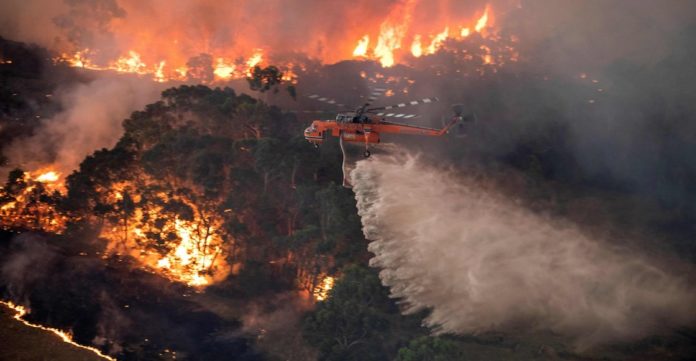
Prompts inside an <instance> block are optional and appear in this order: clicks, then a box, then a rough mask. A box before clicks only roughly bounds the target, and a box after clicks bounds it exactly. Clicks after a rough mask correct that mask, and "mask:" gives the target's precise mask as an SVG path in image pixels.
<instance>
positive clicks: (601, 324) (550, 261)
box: [351, 155, 696, 347]
mask: <svg viewBox="0 0 696 361" xmlns="http://www.w3.org/2000/svg"><path fill="white" fill-rule="evenodd" d="M351 178H352V179H351V181H352V184H353V186H354V191H355V195H356V198H357V204H358V210H359V214H360V216H361V217H362V223H363V230H364V233H365V236H366V237H367V238H368V239H369V240H371V241H372V242H371V243H370V245H369V250H370V251H371V252H373V253H374V254H375V256H374V258H373V259H372V260H371V265H372V266H374V267H379V268H381V269H382V270H381V272H380V277H381V279H382V282H383V283H384V284H385V285H386V286H388V287H390V288H391V293H392V295H393V296H394V297H398V298H401V299H402V300H403V302H404V304H405V306H406V312H415V311H418V310H421V309H424V308H429V309H432V313H431V314H430V316H429V317H427V318H426V320H425V323H426V325H427V326H430V327H432V328H434V330H435V332H454V333H477V332H485V331H493V330H496V331H505V330H513V329H514V330H551V331H553V332H557V333H560V334H562V335H566V336H570V337H573V338H574V339H575V340H576V341H577V343H578V345H579V346H581V347H582V346H591V345H594V344H597V343H603V342H610V341H616V340H630V339H635V338H639V337H642V336H645V335H648V334H652V333H653V332H657V331H659V330H660V329H664V328H666V327H676V326H680V325H685V324H689V323H692V322H693V320H694V318H695V317H694V316H695V315H694V310H693V307H692V306H693V305H694V304H695V302H694V301H696V292H695V291H694V288H693V287H692V286H691V285H689V283H688V280H687V279H686V277H684V278H682V277H679V276H675V275H673V274H671V273H669V272H668V270H667V269H666V268H663V267H660V266H659V265H658V264H657V262H654V261H652V260H650V259H647V258H645V257H643V256H639V255H636V254H632V253H628V252H627V251H625V250H621V249H618V248H615V247H611V246H609V245H607V244H606V243H602V242H599V241H597V240H593V239H589V238H588V237H587V236H586V235H584V234H583V233H582V232H581V231H580V230H579V229H577V228H576V227H574V226H571V225H567V224H566V225H563V224H561V223H560V222H557V221H554V220H551V219H547V218H544V217H541V216H538V215H536V214H533V213H532V212H530V211H528V210H526V209H524V208H522V207H520V206H518V205H516V204H514V203H513V202H511V201H509V200H507V199H505V198H503V197H501V196H498V195H495V194H491V192H488V191H484V190H483V188H482V187H479V186H477V184H476V182H474V181H473V180H468V179H463V178H462V176H461V175H456V174H454V172H450V171H447V170H443V169H438V168H435V167H432V166H430V165H427V164H425V162H424V161H422V160H420V159H419V158H417V157H412V156H408V155H399V156H393V155H392V156H387V155H384V156H376V157H373V158H371V159H369V160H366V161H361V162H359V163H358V164H357V166H356V169H355V171H354V172H353V173H352V174H351Z"/></svg>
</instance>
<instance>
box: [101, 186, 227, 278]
mask: <svg viewBox="0 0 696 361" xmlns="http://www.w3.org/2000/svg"><path fill="white" fill-rule="evenodd" d="M141 178H142V179H143V180H146V178H147V177H146V176H142V177H141ZM146 181H147V183H150V182H153V180H150V179H147V180H146ZM143 186H144V185H136V184H131V183H128V182H123V183H119V184H114V185H112V187H111V189H110V190H107V195H106V199H104V200H103V201H104V202H105V203H107V204H112V205H113V207H114V208H116V209H118V208H121V207H122V202H123V201H124V198H125V194H128V196H129V197H130V199H131V200H132V201H133V202H134V203H136V204H137V203H138V202H139V201H140V200H141V199H142V195H141V194H140V193H139V192H138V190H139V189H141V188H143ZM150 197H153V198H156V199H157V200H158V202H156V204H154V205H153V204H150V205H142V206H136V207H134V209H133V211H132V213H131V214H130V215H127V216H124V215H120V216H119V217H118V218H111V219H110V220H109V221H108V222H106V224H105V225H104V227H102V231H101V235H100V236H101V237H103V238H105V239H106V240H107V241H108V245H107V248H106V254H107V255H112V254H115V255H123V254H126V255H130V256H132V257H133V258H135V259H136V260H137V261H138V262H140V263H141V265H142V266H143V267H144V268H145V269H148V270H151V271H153V272H156V273H157V274H159V275H161V276H164V277H166V278H168V279H170V280H171V281H175V282H181V283H185V284H187V285H189V286H192V287H199V288H200V287H205V286H209V285H211V284H213V283H215V282H218V281H221V280H223V279H224V278H225V277H227V275H228V274H229V273H230V272H231V269H232V268H231V266H230V265H229V264H228V263H227V261H226V257H227V254H228V248H227V246H228V245H229V244H231V243H233V242H234V240H232V239H230V238H229V237H228V238H227V239H225V238H223V235H222V234H221V233H220V230H221V229H222V223H223V222H222V219H221V218H220V215H219V214H217V213H215V212H211V211H206V210H204V209H202V207H200V206H199V205H197V204H195V203H194V202H192V201H191V200H190V199H188V198H187V197H186V196H184V195H173V194H169V193H167V192H160V193H157V194H155V195H150ZM169 202H176V203H180V204H185V205H186V206H187V207H188V208H190V209H191V210H192V211H193V215H192V217H191V219H182V218H180V217H179V216H177V215H171V214H167V215H165V214H164V212H163V209H162V205H163V204H167V203H169ZM165 239H166V242H162V240H165Z"/></svg>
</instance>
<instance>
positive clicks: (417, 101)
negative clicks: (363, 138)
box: [367, 97, 440, 111]
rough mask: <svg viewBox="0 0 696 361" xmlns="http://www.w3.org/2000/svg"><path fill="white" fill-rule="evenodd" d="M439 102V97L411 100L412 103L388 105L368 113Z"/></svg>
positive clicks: (371, 109) (372, 109)
mask: <svg viewBox="0 0 696 361" xmlns="http://www.w3.org/2000/svg"><path fill="white" fill-rule="evenodd" d="M439 100H440V99H438V98H437V97H431V98H423V99H420V100H411V101H410V102H404V103H399V104H394V105H387V106H385V107H377V108H370V109H367V111H374V110H389V109H396V108H405V107H410V106H414V105H419V104H428V103H434V102H436V101H439Z"/></svg>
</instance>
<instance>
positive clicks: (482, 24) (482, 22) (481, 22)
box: [474, 6, 489, 33]
mask: <svg viewBox="0 0 696 361" xmlns="http://www.w3.org/2000/svg"><path fill="white" fill-rule="evenodd" d="M488 9H489V7H488V6H486V10H485V11H484V12H483V15H481V17H480V18H479V19H478V21H477V22H476V26H475V27H474V30H476V32H477V33H480V32H481V30H483V29H484V28H486V25H487V24H488Z"/></svg>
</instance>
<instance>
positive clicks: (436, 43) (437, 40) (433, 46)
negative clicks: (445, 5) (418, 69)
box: [428, 27, 449, 54]
mask: <svg viewBox="0 0 696 361" xmlns="http://www.w3.org/2000/svg"><path fill="white" fill-rule="evenodd" d="M448 36H449V27H446V28H445V30H443V31H442V32H441V33H439V34H436V35H435V36H434V37H433V41H432V42H430V46H428V54H434V53H435V52H436V51H437V49H439V48H440V47H441V46H442V42H444V41H445V40H447V37H448Z"/></svg>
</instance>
